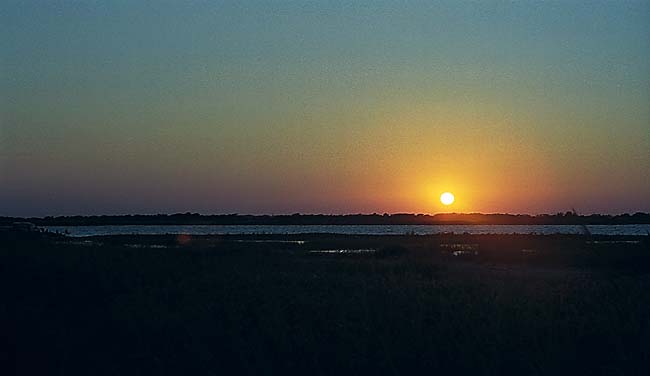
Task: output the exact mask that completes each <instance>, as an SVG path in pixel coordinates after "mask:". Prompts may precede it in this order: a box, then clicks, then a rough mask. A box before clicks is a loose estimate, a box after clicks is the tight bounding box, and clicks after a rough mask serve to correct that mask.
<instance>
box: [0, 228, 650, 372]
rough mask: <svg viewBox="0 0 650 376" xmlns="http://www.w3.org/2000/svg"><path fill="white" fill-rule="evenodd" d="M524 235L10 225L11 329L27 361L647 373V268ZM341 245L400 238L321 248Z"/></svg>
mask: <svg viewBox="0 0 650 376" xmlns="http://www.w3.org/2000/svg"><path fill="white" fill-rule="evenodd" d="M132 240H133V239H128V241H132ZM479 240H480V239H479ZM497 240H498V239H497ZM520 240H521V239H519V240H518V239H514V238H513V239H511V242H509V243H507V244H506V247H505V249H506V251H504V252H507V250H508V249H512V254H511V256H512V257H510V258H508V257H506V256H503V255H501V257H502V258H503V260H501V259H499V257H497V256H494V255H493V257H492V258H490V257H489V255H490V254H491V253H490V252H496V251H497V249H498V248H499V246H500V245H501V246H503V244H501V243H500V240H499V241H496V240H495V241H494V243H490V242H485V241H484V242H482V245H483V248H482V249H481V250H482V251H483V252H482V253H481V254H480V255H479V256H478V258H477V259H475V260H463V261H457V259H455V258H453V257H452V256H449V255H448V254H444V253H441V252H437V251H435V250H437V249H438V248H439V244H440V242H441V241H458V239H443V240H441V239H440V238H436V240H435V241H431V239H428V241H423V240H422V239H415V240H414V239H413V237H405V238H390V239H389V238H387V239H383V240H382V239H375V238H372V239H365V240H364V239H356V238H355V239H347V240H346V239H329V241H328V239H327V238H326V237H314V238H313V239H311V240H310V241H308V242H307V243H306V244H305V245H293V244H274V243H254V244H248V243H237V242H233V241H229V240H228V239H216V240H215V239H212V240H211V241H208V239H203V240H201V241H198V242H195V243H193V244H192V243H191V242H190V243H189V244H188V243H185V244H184V245H183V246H178V242H176V241H175V240H173V239H171V238H160V237H159V238H157V239H154V238H147V239H142V241H143V242H144V243H148V244H154V243H156V244H157V243H159V242H166V243H165V244H168V245H169V246H171V248H167V249H160V248H142V249H133V248H128V247H125V246H124V245H123V244H124V243H125V242H126V241H127V239H122V240H120V241H117V240H116V239H103V241H102V243H103V245H96V246H92V247H87V246H86V247H82V246H78V245H69V244H65V243H64V242H63V243H60V242H59V243H56V242H52V241H40V240H33V241H20V242H9V243H7V244H5V245H6V246H5V247H4V248H3V249H2V251H1V257H2V278H3V281H2V284H3V304H2V311H0V312H2V315H3V316H2V321H3V327H5V328H8V330H7V331H6V332H5V333H8V335H6V336H5V339H4V341H6V342H7V343H5V345H7V347H6V348H9V349H13V350H12V351H13V352H12V353H11V354H10V355H13V358H14V359H15V362H14V364H13V367H14V370H15V371H16V373H17V374H66V375H67V374H98V375H118V374H154V373H156V374H181V373H182V374H198V375H202V374H205V375H211V374H224V373H232V372H237V373H241V374H280V373H285V374H293V373H307V372H309V373H310V374H334V373H356V374H358V373H371V372H372V373H375V374H410V373H421V372H425V371H426V372H429V371H432V372H440V373H443V374H450V373H454V374H475V375H476V374H478V375H501V374H526V375H543V374H558V373H560V374H567V373H572V374H590V375H599V374H602V375H605V374H645V372H646V371H647V369H648V364H649V363H648V361H650V357H649V356H650V294H648V291H650V290H649V288H650V277H649V275H648V274H646V273H645V272H643V271H642V270H641V271H639V270H636V269H635V270H633V271H630V270H628V269H625V268H623V269H611V268H610V269H603V268H591V267H588V265H587V264H589V265H590V263H592V264H593V262H592V261H593V260H591V261H589V260H587V261H588V262H585V261H584V260H582V259H581V258H580V257H582V256H580V255H582V253H583V252H587V251H589V252H593V251H594V250H593V249H592V250H585V249H578V250H576V251H575V252H576V254H575V255H574V256H575V257H573V258H570V259H567V258H566V257H565V259H562V260H559V261H558V260H556V259H553V257H550V256H549V255H545V256H549V257H550V261H548V260H547V261H546V263H542V261H543V260H541V259H538V260H537V261H536V262H540V263H541V265H542V266H541V267H537V266H535V267H533V266H531V265H530V262H531V261H530V260H529V259H519V257H522V256H521V255H520V253H517V252H515V250H519V249H520V248H521V247H520V244H518V241H520ZM472 241H476V239H474V240H472ZM504 241H505V240H504ZM521 241H523V240H521ZM549 241H550V243H549V244H556V246H557V247H560V248H561V249H564V248H567V247H568V248H571V249H574V248H573V246H575V245H576V244H578V243H576V244H572V243H571V242H570V241H569V242H568V243H566V242H564V243H562V242H560V241H559V240H558V241H557V243H554V242H555V240H552V239H551V240H549ZM544 244H545V246H546V247H547V248H548V247H549V244H546V243H544ZM567 244H568V245H567ZM580 244H582V243H580ZM578 245H579V244H578ZM334 246H337V247H338V246H344V247H355V246H359V247H363V248H367V247H376V248H377V249H382V247H385V249H388V250H391V249H393V250H394V249H399V252H397V251H395V252H393V251H388V252H387V256H390V257H376V256H360V255H346V256H329V255H325V256H322V255H318V256H314V255H310V254H308V253H307V250H308V249H314V248H316V249H317V248H319V247H320V248H332V247H334ZM580 247H582V246H580ZM538 248H539V247H538ZM539 249H541V248H539ZM633 251H634V252H642V251H640V250H637V249H635V250H633ZM596 252H603V253H607V252H606V251H605V250H596ZM576 255H577V256H576ZM538 256H539V254H537V255H536V256H535V257H538ZM599 256H603V255H598V254H597V255H595V256H590V257H592V258H594V259H598V260H601V258H598V257H599ZM576 257H577V258H576ZM607 257H610V256H607ZM556 258H557V257H556ZM567 260H568V261H569V264H571V263H573V264H580V263H582V264H580V265H582V267H580V268H576V267H575V265H568V264H566V263H565V262H566V261H567ZM576 260H578V261H576ZM599 262H604V261H602V260H601V261H599ZM549 265H551V266H553V267H552V268H551V267H549ZM7 359H10V357H9V356H7Z"/></svg>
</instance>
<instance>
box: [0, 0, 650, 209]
mask: <svg viewBox="0 0 650 376" xmlns="http://www.w3.org/2000/svg"><path fill="white" fill-rule="evenodd" d="M0 34H1V35H2V36H3V37H2V40H1V42H0V66H1V67H2V69H1V70H0V215H9V216H45V215H76V214H129V213H144V214H147V213H175V212H187V211H191V212H199V213H205V214H212V213H214V214H219V213H248V214H262V213H264V214H282V213H294V212H302V213H373V212H377V213H384V212H388V213H395V212H414V213H436V212H449V211H455V212H486V213H491V212H501V213H503V212H509V213H530V214H536V213H555V212H558V211H567V210H571V208H575V209H576V210H577V211H578V213H581V214H588V213H611V214H616V213H623V212H630V213H633V212H636V211H646V212H649V211H650V1H596V0H590V1H558V2H553V1H548V2H541V1H515V2H509V1H480V2H479V1H472V2H469V1H458V0H453V1H441V2H436V1H379V0H373V1H356V2H353V1H325V0H318V1H164V0H161V1H133V0H130V1H56V0H53V1H47V2H43V1H14V0H6V1H3V2H2V4H0ZM445 191H450V192H452V193H454V195H455V196H456V202H455V203H454V204H453V205H450V206H448V207H446V206H443V205H442V204H441V203H440V201H439V196H440V194H441V193H442V192H445Z"/></svg>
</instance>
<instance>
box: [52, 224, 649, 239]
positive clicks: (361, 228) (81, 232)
mask: <svg viewBox="0 0 650 376" xmlns="http://www.w3.org/2000/svg"><path fill="white" fill-rule="evenodd" d="M587 227H588V228H589V231H591V233H592V234H595V235H647V234H648V233H649V232H650V225H593V226H587ZM46 228H47V229H48V230H50V231H54V232H61V233H66V232H67V233H68V234H70V235H71V236H79V237H80V236H93V235H164V234H188V235H226V234H231V235H244V234H345V235H405V234H416V235H431V234H441V233H455V234H465V233H467V234H544V235H549V234H580V233H582V230H581V227H580V226H575V225H338V226H333V225H286V226H282V225H236V226H227V225H190V226H180V225H161V226H156V225H133V226H47V227H46Z"/></svg>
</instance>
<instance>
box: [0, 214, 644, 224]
mask: <svg viewBox="0 0 650 376" xmlns="http://www.w3.org/2000/svg"><path fill="white" fill-rule="evenodd" d="M23 221H26V222H31V223H34V224H36V225H38V226H100V225H431V224H447V225H448V224H461V225H477V224H480V225H563V224H566V225H574V224H584V225H623V224H650V214H648V213H641V212H639V213H635V214H620V215H604V214H593V215H577V214H575V213H573V212H566V213H557V214H540V215H527V214H481V213H471V214H456V213H445V214H435V215H428V214H348V215H323V214H293V215H240V214H224V215H201V214H196V213H183V214H180V213H179V214H170V215H168V214H156V215H102V216H59V217H42V218H18V217H0V225H3V224H5V225H6V224H11V223H13V222H23Z"/></svg>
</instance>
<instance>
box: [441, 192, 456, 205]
mask: <svg viewBox="0 0 650 376" xmlns="http://www.w3.org/2000/svg"><path fill="white" fill-rule="evenodd" d="M440 202H442V203H443V204H444V205H451V204H453V203H454V195H453V194H451V193H450V192H445V193H443V194H441V195H440Z"/></svg>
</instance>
